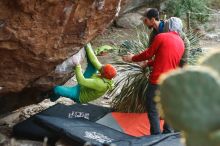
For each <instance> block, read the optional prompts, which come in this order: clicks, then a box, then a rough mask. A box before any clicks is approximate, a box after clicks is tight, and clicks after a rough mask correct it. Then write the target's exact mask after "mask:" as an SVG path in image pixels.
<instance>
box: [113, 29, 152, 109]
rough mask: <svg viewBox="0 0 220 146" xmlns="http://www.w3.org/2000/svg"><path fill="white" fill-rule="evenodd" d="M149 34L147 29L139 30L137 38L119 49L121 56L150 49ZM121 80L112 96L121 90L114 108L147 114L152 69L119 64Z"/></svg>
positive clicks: (114, 101) (123, 63) (114, 100)
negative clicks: (146, 100)
mask: <svg viewBox="0 0 220 146" xmlns="http://www.w3.org/2000/svg"><path fill="white" fill-rule="evenodd" d="M148 42H149V38H148V33H147V30H146V29H145V27H144V26H143V27H142V28H141V29H137V38H136V39H133V40H126V41H125V42H124V43H123V44H122V46H120V49H119V55H124V54H127V53H128V52H130V53H134V54H137V53H140V52H141V51H143V50H145V49H146V48H147V47H148ZM114 65H115V66H116V67H117V68H118V74H119V77H118V78H119V80H118V81H117V82H116V85H115V89H114V90H113V91H111V93H110V94H111V96H113V95H115V94H116V92H117V91H119V90H121V92H120V93H119V94H117V95H116V97H115V98H114V99H113V101H112V107H113V108H114V109H115V110H116V111H120V112H139V113H140V112H146V109H145V98H146V89H147V85H148V78H149V73H150V68H142V67H140V66H139V65H137V64H133V63H126V62H117V63H115V64H114Z"/></svg>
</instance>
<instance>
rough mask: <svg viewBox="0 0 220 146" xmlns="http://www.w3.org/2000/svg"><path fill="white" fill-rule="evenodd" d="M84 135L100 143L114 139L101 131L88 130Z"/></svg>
mask: <svg viewBox="0 0 220 146" xmlns="http://www.w3.org/2000/svg"><path fill="white" fill-rule="evenodd" d="M84 137H86V138H89V139H93V140H96V141H98V142H100V143H110V142H112V141H113V140H114V139H111V138H109V137H107V136H105V135H103V134H101V133H97V132H91V131H86V132H85V136H84Z"/></svg>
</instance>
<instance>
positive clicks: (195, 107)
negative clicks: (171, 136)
mask: <svg viewBox="0 0 220 146" xmlns="http://www.w3.org/2000/svg"><path fill="white" fill-rule="evenodd" d="M218 60H219V61H218ZM219 62H220V53H219V52H216V53H213V54H212V55H209V56H208V57H207V58H206V59H203V61H202V62H201V63H200V64H201V65H200V66H196V67H195V66H194V67H189V68H184V69H180V70H177V71H174V72H172V73H170V74H168V75H165V76H164V77H163V78H162V82H161V86H160V94H159V97H160V98H159V101H160V106H159V107H161V108H162V111H163V113H164V114H165V119H166V120H167V122H168V123H170V124H171V125H172V126H173V128H175V129H179V130H182V131H183V133H184V136H185V138H186V145H187V146H220V117H219V115H220V66H218V65H217V64H219ZM214 69H216V70H214Z"/></svg>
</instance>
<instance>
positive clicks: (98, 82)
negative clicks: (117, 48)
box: [50, 44, 117, 103]
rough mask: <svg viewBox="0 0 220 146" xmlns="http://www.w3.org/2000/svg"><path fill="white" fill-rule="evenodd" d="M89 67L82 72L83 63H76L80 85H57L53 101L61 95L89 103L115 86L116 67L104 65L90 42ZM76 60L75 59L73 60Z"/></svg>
mask: <svg viewBox="0 0 220 146" xmlns="http://www.w3.org/2000/svg"><path fill="white" fill-rule="evenodd" d="M85 49H86V54H87V63H88V65H87V67H86V70H85V72H84V74H83V73H82V69H81V65H80V64H79V62H78V63H75V64H76V66H75V74H76V79H77V82H78V85H76V86H73V87H65V86H56V87H55V88H54V95H53V96H52V97H51V98H50V99H51V101H55V100H57V99H58V98H59V97H60V96H63V97H67V98H70V99H72V100H73V101H75V102H77V103H87V102H89V101H92V100H95V99H97V98H99V97H101V96H102V95H104V94H105V93H106V91H108V90H112V89H113V87H114V82H113V80H112V79H113V78H114V77H115V76H116V74H117V71H116V69H115V68H114V67H113V66H112V65H110V64H106V65H102V64H101V63H100V62H99V60H98V59H97V57H96V55H95V54H94V52H93V50H92V47H91V45H90V44H87V45H86V47H85ZM73 62H74V61H73Z"/></svg>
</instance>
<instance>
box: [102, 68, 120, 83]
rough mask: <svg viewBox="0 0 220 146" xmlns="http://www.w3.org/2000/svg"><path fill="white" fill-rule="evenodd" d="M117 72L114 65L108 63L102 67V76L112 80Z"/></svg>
mask: <svg viewBox="0 0 220 146" xmlns="http://www.w3.org/2000/svg"><path fill="white" fill-rule="evenodd" d="M116 74H117V70H116V68H115V67H114V66H112V65H111V64H106V65H105V66H103V67H102V76H103V77H105V78H107V79H109V80H111V79H112V78H114V77H115V76H116Z"/></svg>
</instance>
